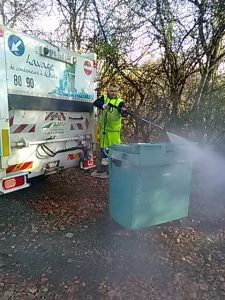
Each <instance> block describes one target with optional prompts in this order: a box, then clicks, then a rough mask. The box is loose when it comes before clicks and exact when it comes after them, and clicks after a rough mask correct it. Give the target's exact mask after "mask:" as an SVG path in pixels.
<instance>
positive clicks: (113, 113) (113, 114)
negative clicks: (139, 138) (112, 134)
mask: <svg viewBox="0 0 225 300" xmlns="http://www.w3.org/2000/svg"><path fill="white" fill-rule="evenodd" d="M109 103H111V104H113V105H114V106H117V107H118V108H122V107H124V106H125V105H124V102H123V100H122V99H121V98H119V97H117V98H109V97H108V96H107V95H104V96H102V97H100V98H98V99H97V100H95V102H94V103H93V105H94V106H96V107H98V108H100V109H102V106H103V105H104V104H109ZM121 121H122V116H121V113H120V112H119V110H118V109H116V108H113V107H110V108H107V109H105V110H102V113H101V117H100V126H101V132H102V131H120V129H121Z"/></svg>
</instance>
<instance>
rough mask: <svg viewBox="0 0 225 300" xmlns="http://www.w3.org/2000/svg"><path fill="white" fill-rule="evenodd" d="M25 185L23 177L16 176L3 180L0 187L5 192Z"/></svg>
mask: <svg viewBox="0 0 225 300" xmlns="http://www.w3.org/2000/svg"><path fill="white" fill-rule="evenodd" d="M24 183H25V176H24V175H22V176H17V177H11V178H7V179H4V180H3V182H2V186H3V188H4V189H5V190H9V189H12V188H15V187H17V186H21V185H23V184H24Z"/></svg>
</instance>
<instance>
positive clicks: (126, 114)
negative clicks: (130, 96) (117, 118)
mask: <svg viewBox="0 0 225 300" xmlns="http://www.w3.org/2000/svg"><path fill="white" fill-rule="evenodd" d="M121 115H122V117H127V116H128V112H127V109H126V108H125V107H122V108H121Z"/></svg>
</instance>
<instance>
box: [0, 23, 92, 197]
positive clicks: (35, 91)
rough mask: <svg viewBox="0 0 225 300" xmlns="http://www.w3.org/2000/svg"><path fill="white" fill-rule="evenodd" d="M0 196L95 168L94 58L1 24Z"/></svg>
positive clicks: (90, 54) (88, 54)
mask: <svg viewBox="0 0 225 300" xmlns="http://www.w3.org/2000/svg"><path fill="white" fill-rule="evenodd" d="M0 56H1V64H0V193H1V194H5V193H9V192H12V191H16V190H18V189H22V188H25V187H28V186H29V183H28V182H27V180H28V179H29V178H32V177H36V176H40V175H49V174H52V173H55V172H58V171H60V170H62V169H65V168H69V167H73V166H78V165H79V164H80V165H81V166H82V168H83V169H88V168H92V167H93V166H94V163H93V144H94V127H95V111H94V110H93V105H92V103H93V100H94V99H95V97H96V95H95V81H96V57H95V55H94V54H93V53H86V54H79V53H75V52H71V51H69V50H67V49H62V48H59V47H56V46H54V45H52V44H51V43H49V42H47V41H45V40H40V39H37V38H34V37H31V36H28V35H25V34H22V33H18V32H16V31H13V30H11V29H8V28H6V27H4V26H3V25H2V24H0Z"/></svg>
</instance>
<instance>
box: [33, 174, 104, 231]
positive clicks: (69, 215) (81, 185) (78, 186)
mask: <svg viewBox="0 0 225 300" xmlns="http://www.w3.org/2000/svg"><path fill="white" fill-rule="evenodd" d="M59 178H60V180H59ZM47 180H49V184H48V185H47V187H45V193H44V195H42V198H40V199H39V200H32V199H31V200H30V204H31V206H32V207H33V208H34V209H35V210H36V211H37V212H38V213H39V214H41V216H43V217H45V219H46V220H47V223H48V225H47V226H48V227H49V226H51V227H52V228H53V229H62V230H63V228H64V226H65V225H72V224H78V223H80V222H82V221H86V220H88V221H93V222H94V221H96V219H97V218H99V217H101V216H102V215H103V214H104V213H105V210H106V207H107V198H108V197H107V190H108V182H107V181H106V180H101V179H96V178H93V177H91V176H90V174H89V173H85V172H83V171H80V170H78V169H69V170H66V171H65V174H63V176H62V174H57V175H54V176H52V177H50V178H48V179H47ZM59 182H60V185H59Z"/></svg>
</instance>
